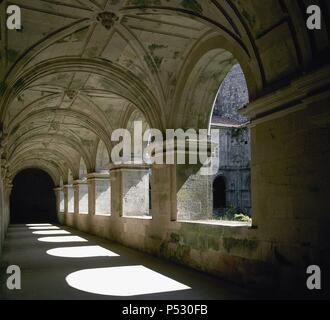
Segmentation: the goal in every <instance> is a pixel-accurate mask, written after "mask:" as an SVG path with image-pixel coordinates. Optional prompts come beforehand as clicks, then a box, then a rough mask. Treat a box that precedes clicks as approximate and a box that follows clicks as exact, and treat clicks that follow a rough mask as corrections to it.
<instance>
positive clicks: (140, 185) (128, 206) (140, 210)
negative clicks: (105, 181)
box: [110, 164, 150, 217]
mask: <svg viewBox="0 0 330 320" xmlns="http://www.w3.org/2000/svg"><path fill="white" fill-rule="evenodd" d="M149 173H150V166H148V165H135V164H124V165H118V166H115V165H111V166H110V176H111V183H113V185H112V188H111V189H112V190H113V192H112V194H111V197H112V199H113V201H112V203H113V206H112V209H113V211H114V212H116V213H117V214H119V216H126V217H142V216H145V217H146V216H149V214H150V213H149Z"/></svg>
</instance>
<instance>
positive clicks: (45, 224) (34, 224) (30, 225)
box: [26, 223, 52, 227]
mask: <svg viewBox="0 0 330 320" xmlns="http://www.w3.org/2000/svg"><path fill="white" fill-rule="evenodd" d="M26 226H27V227H51V226H52V224H50V223H28V224H26Z"/></svg>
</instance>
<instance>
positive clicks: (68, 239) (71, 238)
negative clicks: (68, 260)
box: [38, 236, 88, 242]
mask: <svg viewBox="0 0 330 320" xmlns="http://www.w3.org/2000/svg"><path fill="white" fill-rule="evenodd" d="M38 241H41V242H88V241H87V240H86V239H84V238H81V237H78V236H57V237H43V238H38Z"/></svg>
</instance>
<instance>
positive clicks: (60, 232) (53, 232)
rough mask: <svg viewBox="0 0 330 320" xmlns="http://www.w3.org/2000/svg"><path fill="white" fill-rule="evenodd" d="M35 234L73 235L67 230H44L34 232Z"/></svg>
mask: <svg viewBox="0 0 330 320" xmlns="http://www.w3.org/2000/svg"><path fill="white" fill-rule="evenodd" d="M32 233H33V234H40V235H54V234H71V233H70V232H68V231H65V230H43V231H33V232H32Z"/></svg>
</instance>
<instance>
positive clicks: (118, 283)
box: [66, 266, 191, 297]
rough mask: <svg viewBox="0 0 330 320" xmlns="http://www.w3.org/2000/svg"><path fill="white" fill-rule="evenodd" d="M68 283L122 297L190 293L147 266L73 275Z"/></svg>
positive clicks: (179, 284)
mask: <svg viewBox="0 0 330 320" xmlns="http://www.w3.org/2000/svg"><path fill="white" fill-rule="evenodd" d="M66 281H67V283H68V284H69V285H70V286H71V287H73V288H75V289H78V290H81V291H85V292H90V293H94V294H100V295H108V296H121V297H130V296H137V295H145V294H155V293H162V292H173V291H180V290H188V289H191V288H190V287H188V286H186V285H184V284H182V283H180V282H177V281H175V280H173V279H170V278H168V277H166V276H164V275H162V274H160V273H157V272H155V271H153V270H150V269H148V268H146V267H144V266H124V267H113V268H98V269H86V270H81V271H77V272H74V273H71V274H70V275H68V276H67V277H66Z"/></svg>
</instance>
